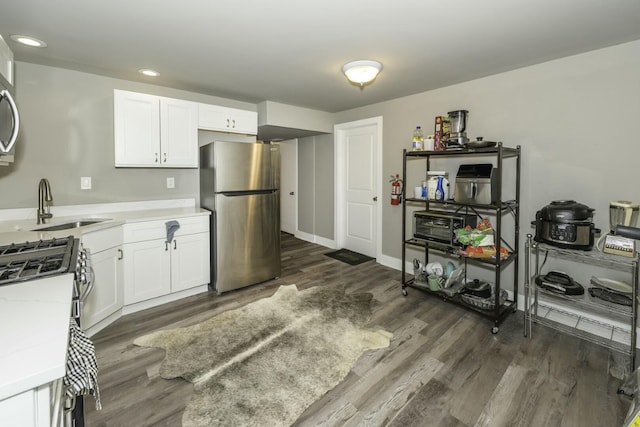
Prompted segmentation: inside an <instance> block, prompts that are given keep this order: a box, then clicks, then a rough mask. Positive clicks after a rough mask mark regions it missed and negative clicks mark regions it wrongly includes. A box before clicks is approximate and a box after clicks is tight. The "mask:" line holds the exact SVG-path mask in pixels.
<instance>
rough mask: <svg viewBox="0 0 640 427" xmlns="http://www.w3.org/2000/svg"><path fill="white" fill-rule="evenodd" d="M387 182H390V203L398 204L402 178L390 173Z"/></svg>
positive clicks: (400, 200)
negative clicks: (389, 178)
mask: <svg viewBox="0 0 640 427" xmlns="http://www.w3.org/2000/svg"><path fill="white" fill-rule="evenodd" d="M389 182H390V183H391V204H392V205H399V204H400V202H402V180H401V179H400V175H397V174H396V176H393V175H391V180H389Z"/></svg>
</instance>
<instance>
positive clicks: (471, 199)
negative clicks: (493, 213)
mask: <svg viewBox="0 0 640 427" xmlns="http://www.w3.org/2000/svg"><path fill="white" fill-rule="evenodd" d="M495 172H496V169H495V168H494V167H493V165H492V164H491V163H480V164H471V165H460V167H459V168H458V174H457V175H456V184H455V191H454V194H455V195H454V200H455V201H456V202H459V203H471V204H479V205H490V204H493V203H495V202H496V200H497V199H498V194H497V189H498V186H497V184H496V177H497V175H496V173H495Z"/></svg>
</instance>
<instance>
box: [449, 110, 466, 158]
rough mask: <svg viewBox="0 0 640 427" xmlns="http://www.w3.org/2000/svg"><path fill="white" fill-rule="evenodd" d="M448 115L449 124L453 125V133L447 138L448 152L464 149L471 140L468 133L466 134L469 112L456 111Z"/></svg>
mask: <svg viewBox="0 0 640 427" xmlns="http://www.w3.org/2000/svg"><path fill="white" fill-rule="evenodd" d="M447 114H448V116H449V122H450V123H451V132H450V133H449V136H448V137H447V141H446V144H447V146H446V148H447V150H456V149H462V148H464V146H465V144H466V143H467V142H469V138H467V133H466V132H465V130H466V129H467V117H468V115H469V111H467V110H456V111H449V112H448V113H447Z"/></svg>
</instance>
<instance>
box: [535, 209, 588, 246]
mask: <svg viewBox="0 0 640 427" xmlns="http://www.w3.org/2000/svg"><path fill="white" fill-rule="evenodd" d="M594 211H595V209H592V208H590V207H588V206H587V205H584V204H582V203H578V202H576V201H575V200H555V201H553V202H551V203H549V204H548V205H546V206H545V207H543V208H542V209H540V210H539V211H538V212H536V220H535V222H534V223H533V224H535V227H536V237H535V241H536V242H544V243H548V244H550V245H553V246H557V247H560V248H565V249H580V250H585V251H588V250H591V248H592V247H593V242H594V236H595V234H596V233H599V232H600V230H599V229H597V228H595V226H594V224H593V212H594Z"/></svg>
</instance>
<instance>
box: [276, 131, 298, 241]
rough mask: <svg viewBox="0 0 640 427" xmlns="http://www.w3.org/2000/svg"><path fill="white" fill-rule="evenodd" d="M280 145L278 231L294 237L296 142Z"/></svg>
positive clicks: (296, 220)
mask: <svg viewBox="0 0 640 427" xmlns="http://www.w3.org/2000/svg"><path fill="white" fill-rule="evenodd" d="M278 144H279V145H280V229H281V230H282V231H284V232H285V233H290V234H293V235H295V234H296V232H297V231H298V140H297V139H291V140H288V141H281V142H279V143H278Z"/></svg>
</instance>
